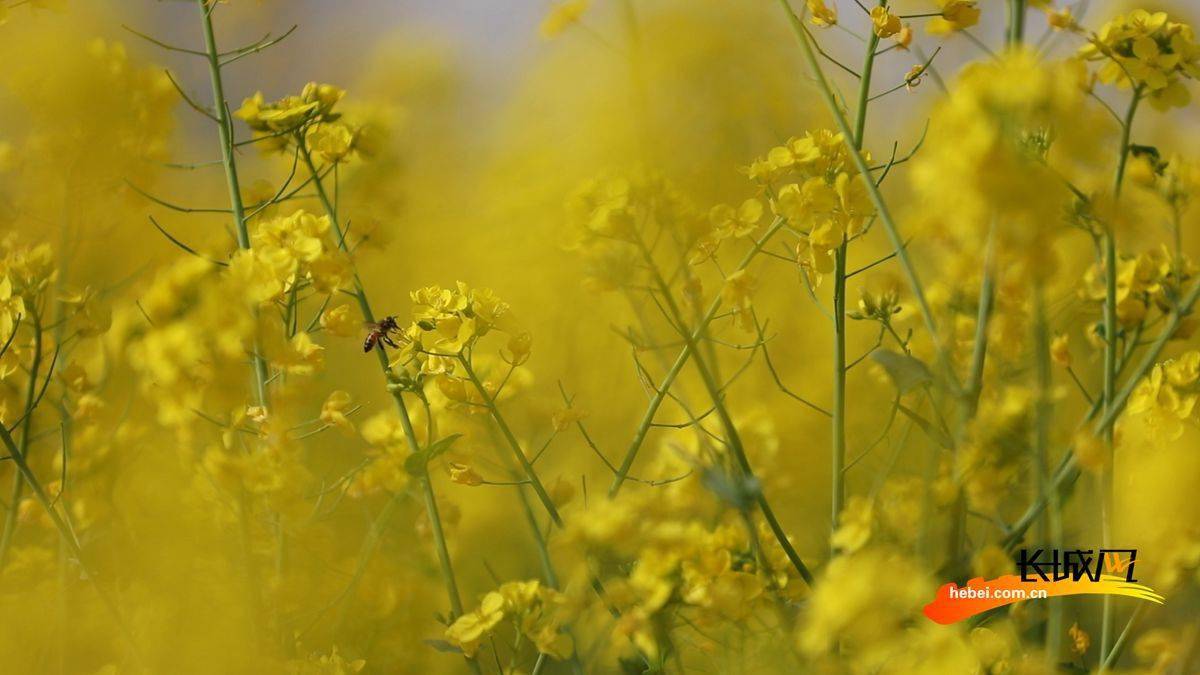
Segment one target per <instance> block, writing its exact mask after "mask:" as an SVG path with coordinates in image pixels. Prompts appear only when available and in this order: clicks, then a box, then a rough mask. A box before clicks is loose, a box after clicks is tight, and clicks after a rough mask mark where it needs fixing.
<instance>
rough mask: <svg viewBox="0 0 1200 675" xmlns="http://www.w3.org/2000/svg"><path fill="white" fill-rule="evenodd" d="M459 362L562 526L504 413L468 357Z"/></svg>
mask: <svg viewBox="0 0 1200 675" xmlns="http://www.w3.org/2000/svg"><path fill="white" fill-rule="evenodd" d="M459 363H461V364H462V366H463V371H464V372H466V374H467V379H468V380H470V381H471V385H472V386H474V387H475V391H477V392H479V396H480V397H481V398H482V399H483V401H484V405H485V406H487V409H488V412H489V413H491V415H492V419H493V420H494V421H495V422H496V427H497V428H498V429H500V433H501V434H502V435H503V436H504V440H505V441H507V442H508V447H509V449H510V450H512V453H513V457H514V458H515V459H516V460H517V464H518V465H519V466H520V467H521V472H522V473H524V474H525V478H526V479H528V480H529V484H530V485H531V486H532V487H533V492H534V494H536V495H537V497H538V500H540V501H541V502H542V507H543V508H545V509H546V513H548V514H550V519H551V520H553V521H554V524H555V525H557V526H559V527H562V525H563V519H562V516H560V515H559V514H558V508H557V507H555V506H554V500H552V499H550V493H548V492H546V487H545V486H544V485H542V479H541V478H539V477H538V475H537V471H534V469H533V464H531V463H530V462H529V458H528V457H526V456H525V452H524V451H523V450H521V444H520V443H519V442H518V441H517V437H516V436H515V435H513V432H512V429H511V428H510V427H509V426H508V422H506V421H505V419H504V415H502V414H501V413H500V408H498V407H497V406H496V401H495V399H493V398H492V395H491V394H490V393H488V391H487V389H485V388H484V386H483V382H481V381H480V380H479V376H478V375H476V374H475V370H474V369H473V368H472V367H471V361H470V359H467V358H464V357H459Z"/></svg>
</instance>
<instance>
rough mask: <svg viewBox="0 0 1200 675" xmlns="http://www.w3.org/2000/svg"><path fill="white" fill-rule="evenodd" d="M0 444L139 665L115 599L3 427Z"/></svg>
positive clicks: (132, 642)
mask: <svg viewBox="0 0 1200 675" xmlns="http://www.w3.org/2000/svg"><path fill="white" fill-rule="evenodd" d="M0 441H3V443H4V446H5V448H6V449H7V450H8V454H9V458H10V459H11V460H12V462H13V464H14V465H16V467H17V473H19V474H21V476H22V477H23V478H24V479H25V482H26V483H28V484H29V489H30V492H32V493H33V497H34V499H36V500H37V502H38V504H39V505H40V506H41V507H42V509H43V510H44V511H45V512H46V515H48V516H49V517H50V521H51V522H52V523H53V524H54V528H55V529H56V530H57V531H58V535H59V538H60V540H61V541H63V542H64V543H65V544H66V545H67V547H68V548H69V549H70V552H71V554H72V555H74V556H75V560H76V561H78V563H79V567H80V569H81V570H83V573H84V574H83V576H84V577H85V578H86V579H87V580H88V581H89V582H90V583H91V584H92V587H93V588H94V589H95V590H96V594H97V595H98V596H99V597H100V601H101V603H102V604H103V605H104V607H105V609H106V610H107V611H108V612H109V613H110V614H111V615H112V616H113V619H114V620H115V621H116V623H117V629H118V632H120V633H121V636H122V637H123V638H125V640H126V641H128V643H129V647H130V650H131V651H132V653H133V655H134V658H135V660H137V661H139V662H140V661H141V655H140V653H139V651H138V649H137V642H136V641H135V640H134V637H133V633H132V632H131V631H130V630H129V625H128V624H127V623H125V618H124V616H123V615H122V614H121V610H120V608H119V607H118V606H117V603H116V601H115V599H114V598H113V597H112V595H110V594H109V592H108V590H107V589H106V588H104V586H102V585H101V584H100V581H99V579H98V577H97V576H96V573H95V570H94V568H92V566H91V564H90V563H89V562H88V560H87V558H86V557H85V556H84V554H83V547H82V546H81V545H80V544H79V539H78V537H76V535H75V530H74V529H73V528H72V527H71V524H70V523H69V522H68V520H67V519H65V518H64V517H63V516H62V515H60V514H59V512H58V510H57V509H55V507H54V503H53V502H52V501H51V499H50V498H49V496H48V495H47V494H46V491H45V489H44V488H43V487H42V485H41V483H40V482H39V481H38V479H37V476H36V475H35V474H34V473H33V470H32V469H30V468H29V464H28V463H27V462H26V461H25V453H24V452H22V451H21V449H20V448H18V447H17V444H16V442H15V441H14V440H13V437H12V434H10V433H9V431H8V428H7V427H5V426H4V425H3V424H0ZM12 508H13V509H15V508H16V504H13V505H12Z"/></svg>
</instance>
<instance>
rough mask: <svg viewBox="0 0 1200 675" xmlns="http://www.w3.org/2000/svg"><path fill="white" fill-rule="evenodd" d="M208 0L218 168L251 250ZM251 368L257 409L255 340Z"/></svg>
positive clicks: (261, 375)
mask: <svg viewBox="0 0 1200 675" xmlns="http://www.w3.org/2000/svg"><path fill="white" fill-rule="evenodd" d="M209 1H210V0H196V4H197V5H198V6H199V7H200V16H201V18H202V21H203V25H204V51H205V55H206V57H207V59H206V60H207V61H208V79H209V81H210V82H211V83H212V94H213V112H214V113H215V117H216V119H217V134H218V136H219V137H220V140H221V164H222V166H224V168H225V184H226V186H227V187H228V189H229V206H230V208H231V210H232V211H233V224H234V228H235V231H236V232H237V241H238V248H241V249H243V250H248V249H249V248H250V231H249V230H248V229H247V227H246V208H245V206H244V205H243V204H242V191H241V184H240V183H239V181H238V171H237V161H236V160H235V159H234V155H233V123H232V121H231V120H230V119H229V107H228V105H226V103H225V85H224V83H223V81H222V79H221V57H220V51H219V50H218V49H217V39H216V36H215V35H214V34H213V25H212V15H211V12H210V11H209V6H208V3H209ZM251 360H252V362H253V364H254V386H255V396H256V397H257V402H258V405H260V406H266V404H267V382H269V381H270V378H269V376H268V374H267V362H266V359H264V358H263V356H262V349H261V348H260V345H259V344H258V341H257V340H255V344H254V353H253V354H252V355H251Z"/></svg>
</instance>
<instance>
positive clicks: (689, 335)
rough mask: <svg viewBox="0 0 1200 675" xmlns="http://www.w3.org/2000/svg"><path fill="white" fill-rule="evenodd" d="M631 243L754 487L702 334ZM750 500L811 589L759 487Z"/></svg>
mask: <svg viewBox="0 0 1200 675" xmlns="http://www.w3.org/2000/svg"><path fill="white" fill-rule="evenodd" d="M635 243H636V244H637V246H638V248H639V249H640V250H641V252H642V258H643V259H644V260H645V262H646V264H647V266H648V267H649V268H650V272H651V274H652V276H653V277H654V282H655V284H656V285H657V286H658V289H659V292H660V293H661V294H662V296H663V301H664V302H665V303H666V306H667V309H668V311H669V312H670V314H671V319H672V320H673V322H674V323H675V324H677V325H678V327H679V333H680V335H681V336H682V337H683V338H684V339H685V340H686V341H687V345H686V346H685V349H690V351H691V352H692V355H693V356H692V364H693V365H694V366H695V367H696V371H697V372H698V373H699V375H700V380H701V381H702V382H703V383H704V387H705V389H706V390H707V391H708V396H709V399H710V400H711V401H712V404H713V407H714V408H716V412H717V417H718V418H719V419H720V420H721V425H722V427H724V429H725V437H726V441H727V445H728V447H729V449H730V450H731V451H732V452H733V456H734V459H735V460H736V461H737V463H738V467H739V469H740V470H741V472H742V474H743V476H744V477H745V479H746V481H747V482H748V483H749V484H751V485H755V486H758V485H759V481H758V478H757V476H755V474H754V469H753V468H752V467H751V466H750V460H749V458H747V457H746V451H745V448H744V447H743V446H742V440H741V435H740V434H739V433H738V430H737V426H736V425H735V424H734V422H733V418H732V416H731V415H730V414H729V410H728V408H726V406H725V401H724V395H723V393H722V391H721V387H720V385H719V384H718V383H717V381H716V378H715V377H714V376H713V374H712V371H711V370H710V369H709V367H708V365H707V364H706V363H705V360H704V358H703V356H702V355H701V354H700V353H699V350H698V348H697V345H696V340H697V339H698V338H697V337H696V335H697V334H700V335H702V334H703V333H702V332H700V331H696V332H692V331H689V330H688V329H687V325H686V323H685V322H684V319H683V313H682V312H681V311H680V309H679V305H678V303H676V301H675V297H674V294H673V293H671V289H670V287H669V286H668V285H667V281H666V279H664V278H663V275H662V272H661V271H659V269H658V266H657V265H656V264H655V263H654V259H653V256H652V255H651V252H650V249H649V248H648V247H647V246H646V244H645V242H643V241H642V240H641V239H640V238H639V239H638V240H637V241H636V242H635ZM754 498H755V501H756V503H757V504H758V507H759V511H760V512H761V513H762V514H763V519H764V520H766V521H767V525H768V526H769V527H770V528H771V532H772V534H774V536H775V539H776V541H778V542H779V546H780V547H781V548H782V549H783V551H784V554H785V555H786V556H787V558H788V561H790V562H791V563H792V566H793V567H795V569H796V572H797V573H798V574H799V575H800V577H801V578H802V579H804V582H805V583H806V584H808V585H809V586H812V584H813V576H812V573H811V572H809V570H808V567H807V566H806V565H805V564H804V561H803V560H802V559H801V558H800V555H799V554H798V553H797V552H796V549H795V547H794V546H792V542H791V540H790V539H789V538H788V536H787V532H786V531H784V529H783V527H782V526H781V525H780V524H779V519H778V518H776V516H775V512H774V510H773V509H772V508H771V505H770V502H768V501H767V497H766V495H765V494H764V493H763V491H762V489H761V487H758V488H757V489H756V490H755V493H754Z"/></svg>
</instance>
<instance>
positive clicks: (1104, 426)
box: [1004, 281, 1200, 548]
mask: <svg viewBox="0 0 1200 675" xmlns="http://www.w3.org/2000/svg"><path fill="white" fill-rule="evenodd" d="M1197 300H1200V281H1197V282H1196V283H1195V284H1193V285H1192V288H1191V290H1189V291H1188V293H1187V295H1186V296H1184V298H1183V300H1182V301H1181V302H1180V303H1179V305H1178V306H1177V307H1176V308H1175V309H1173V310H1172V311H1171V313H1170V314H1169V315H1168V318H1167V324H1166V326H1165V327H1164V328H1163V330H1162V332H1161V333H1159V334H1158V337H1156V338H1155V339H1154V342H1153V343H1151V345H1150V349H1149V350H1148V351H1146V353H1145V354H1143V355H1142V359H1141V361H1139V362H1138V364H1137V366H1136V367H1135V368H1134V370H1133V372H1132V373H1131V374H1130V376H1129V378H1128V379H1127V380H1126V381H1125V384H1124V385H1123V386H1122V387H1121V388H1120V389H1119V390H1117V393H1116V395H1115V396H1114V397H1113V401H1112V405H1111V406H1107V407H1104V408H1103V409H1104V413H1103V414H1102V415H1101V417H1100V419H1099V420H1097V421H1096V423H1095V425H1094V426H1093V427H1092V433H1093V434H1095V435H1096V436H1103V435H1104V434H1105V433H1107V431H1108V430H1109V429H1110V428H1112V425H1113V423H1115V422H1116V420H1117V417H1119V416H1120V414H1121V411H1122V410H1124V408H1125V404H1126V403H1127V402H1128V401H1129V397H1130V396H1131V395H1132V394H1133V390H1134V389H1135V388H1136V387H1137V385H1138V383H1139V382H1141V380H1142V378H1143V377H1145V376H1146V373H1148V372H1150V369H1151V368H1153V367H1154V364H1155V363H1156V362H1157V361H1158V357H1159V355H1161V354H1162V352H1163V349H1164V348H1165V347H1166V345H1167V341H1168V340H1170V339H1171V336H1173V335H1174V334H1175V332H1176V331H1177V330H1178V329H1179V324H1180V323H1181V322H1182V321H1183V317H1185V316H1188V315H1189V314H1191V312H1192V308H1193V307H1195V305H1196V302H1197ZM1101 403H1102V401H1097V407H1098V408H1099V407H1100V404H1101ZM1094 414H1095V413H1094V412H1089V413H1088V414H1087V416H1086V417H1087V418H1088V419H1090V418H1091V417H1092V416H1093V415H1094ZM1078 477H1079V466H1078V462H1077V461H1076V459H1075V456H1074V455H1073V454H1068V455H1067V458H1066V459H1065V460H1064V461H1063V463H1062V465H1061V466H1060V467H1059V469H1058V471H1057V472H1056V473H1055V476H1054V481H1053V483H1052V484H1051V486H1050V489H1051V490H1061V489H1062V488H1063V487H1064V486H1067V485H1070V484H1072V483H1074V481H1075V480H1076V479H1077V478H1078ZM1046 506H1047V500H1046V499H1043V498H1039V499H1038V500H1037V501H1036V502H1034V503H1033V504H1031V505H1030V506H1029V508H1028V509H1026V510H1025V513H1024V514H1022V515H1021V517H1020V518H1019V519H1018V520H1017V522H1015V523H1014V524H1013V525H1012V527H1011V528H1010V530H1009V534H1008V536H1007V537H1005V540H1004V543H1005V547H1006V548H1012V547H1013V546H1014V545H1015V544H1016V543H1017V542H1019V541H1021V539H1022V537H1024V535H1025V532H1027V531H1028V530H1029V527H1030V525H1032V524H1033V522H1034V521H1035V520H1036V519H1037V518H1038V516H1039V515H1041V513H1042V511H1043V510H1044V509H1045V508H1046Z"/></svg>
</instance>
